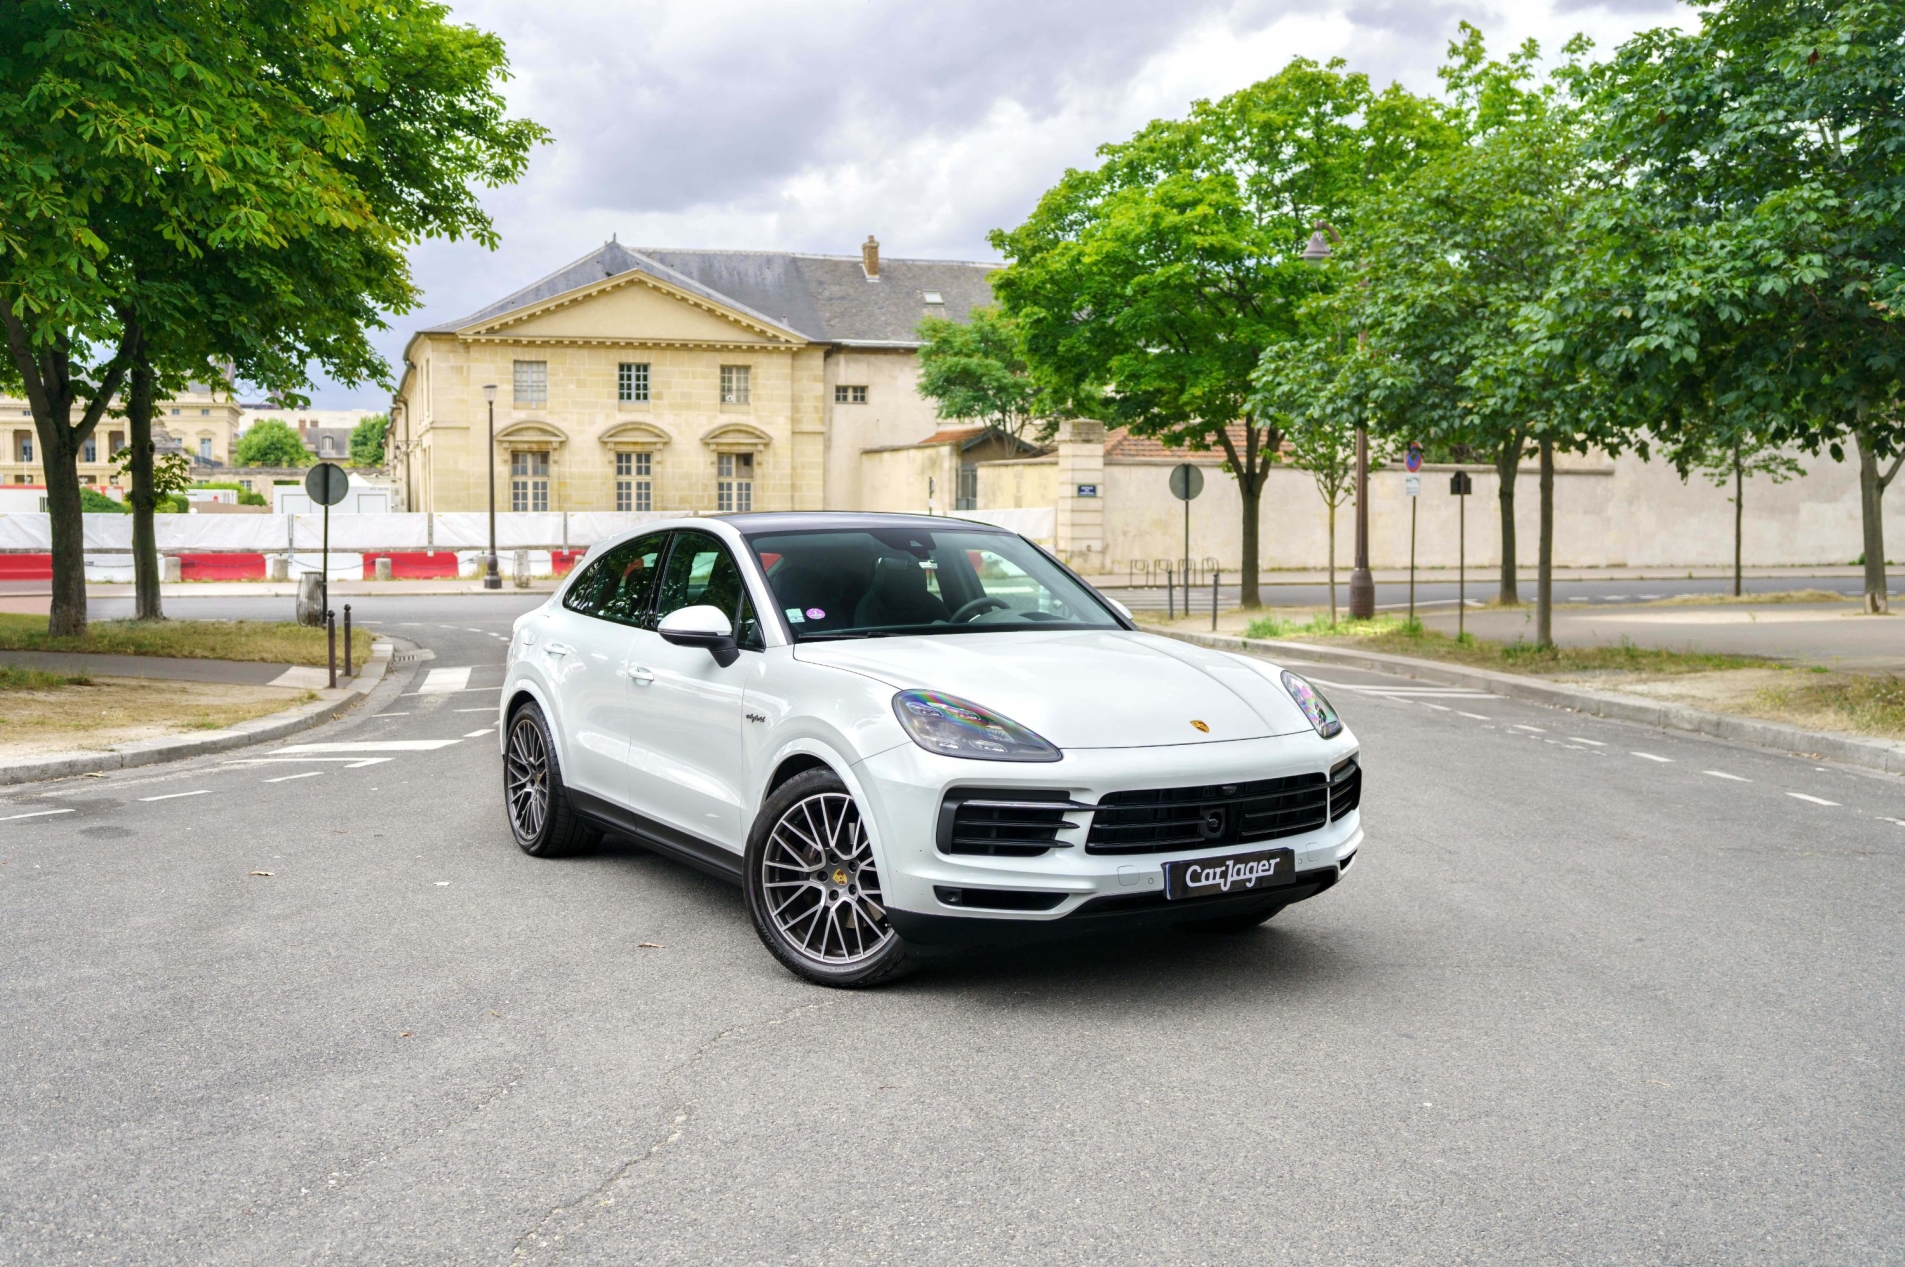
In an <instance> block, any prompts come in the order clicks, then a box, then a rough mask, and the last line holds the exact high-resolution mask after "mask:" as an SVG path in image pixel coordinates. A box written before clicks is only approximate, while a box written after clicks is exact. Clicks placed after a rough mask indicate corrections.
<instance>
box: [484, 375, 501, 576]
mask: <svg viewBox="0 0 1905 1267" xmlns="http://www.w3.org/2000/svg"><path fill="white" fill-rule="evenodd" d="M483 399H484V401H485V402H487V403H488V405H489V558H488V559H486V560H484V563H483V588H484V589H486V590H499V589H501V588H503V574H502V573H501V572H499V571H497V569H496V384H494V383H485V384H484V385H483Z"/></svg>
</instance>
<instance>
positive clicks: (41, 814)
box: [0, 809, 79, 823]
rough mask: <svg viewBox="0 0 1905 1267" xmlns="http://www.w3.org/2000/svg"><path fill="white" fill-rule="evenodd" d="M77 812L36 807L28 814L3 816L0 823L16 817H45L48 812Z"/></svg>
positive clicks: (10, 820)
mask: <svg viewBox="0 0 1905 1267" xmlns="http://www.w3.org/2000/svg"><path fill="white" fill-rule="evenodd" d="M77 813H79V811H78V810H73V809H36V810H34V811H33V812H32V813H30V814H8V815H7V816H6V817H5V818H0V823H10V822H12V821H13V820H14V819H16V818H45V817H46V816H47V815H48V814H77Z"/></svg>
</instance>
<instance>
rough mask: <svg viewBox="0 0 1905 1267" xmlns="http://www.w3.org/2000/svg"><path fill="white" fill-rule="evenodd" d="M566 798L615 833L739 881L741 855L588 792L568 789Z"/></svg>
mask: <svg viewBox="0 0 1905 1267" xmlns="http://www.w3.org/2000/svg"><path fill="white" fill-rule="evenodd" d="M569 799H570V800H571V801H572V802H574V804H575V807H576V810H577V812H579V813H580V814H581V815H582V816H583V817H584V818H586V819H588V820H589V821H590V822H592V823H594V824H595V825H596V826H598V827H601V828H603V829H605V830H607V831H612V832H614V833H615V834H616V835H618V836H627V837H629V838H630V839H632V840H634V841H635V842H637V843H638V844H641V845H644V846H646V847H647V848H649V849H653V850H654V851H655V852H656V853H661V854H666V855H668V856H669V857H670V858H674V859H676V860H677V861H679V862H685V863H687V864H688V865H689V866H691V867H693V868H695V869H696V870H697V871H705V872H707V873H708V874H709V875H711V876H714V877H716V878H717V879H721V880H726V881H727V882H728V883H730V884H739V883H740V882H741V858H740V855H739V854H735V853H731V852H729V851H728V850H726V849H723V848H722V847H721V846H719V845H716V844H711V843H709V842H708V841H705V840H703V839H701V838H700V837H699V836H690V835H689V834H688V833H687V832H684V831H677V830H675V829H674V828H673V827H669V826H667V825H665V824H662V823H658V822H656V821H655V820H654V819H652V818H649V817H647V816H645V815H642V814H637V813H636V812H635V811H634V810H632V809H625V808H623V807H622V806H620V805H617V804H616V803H615V802H613V801H610V800H607V799H605V798H603V797H600V796H595V795H593V794H591V793H588V792H581V791H577V790H576V789H574V788H570V789H569Z"/></svg>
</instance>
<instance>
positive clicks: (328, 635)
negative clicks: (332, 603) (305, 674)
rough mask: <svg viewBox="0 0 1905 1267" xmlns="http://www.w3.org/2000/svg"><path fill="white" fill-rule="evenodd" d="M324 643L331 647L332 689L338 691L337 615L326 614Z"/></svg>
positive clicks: (329, 612)
mask: <svg viewBox="0 0 1905 1267" xmlns="http://www.w3.org/2000/svg"><path fill="white" fill-rule="evenodd" d="M324 641H325V643H326V644H327V645H328V647H329V657H330V662H331V689H332V690H334V691H335V690H336V689H337V613H336V612H334V611H327V612H325V613H324Z"/></svg>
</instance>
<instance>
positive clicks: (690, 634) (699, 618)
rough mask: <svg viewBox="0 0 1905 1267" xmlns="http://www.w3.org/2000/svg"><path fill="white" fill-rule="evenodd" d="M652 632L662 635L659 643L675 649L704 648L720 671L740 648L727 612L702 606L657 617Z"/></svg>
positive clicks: (734, 657) (739, 654)
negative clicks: (672, 645) (675, 647)
mask: <svg viewBox="0 0 1905 1267" xmlns="http://www.w3.org/2000/svg"><path fill="white" fill-rule="evenodd" d="M655 632H656V633H658V634H660V635H661V636H662V641H664V642H672V643H674V644H675V645H676V646H677V647H706V648H707V649H708V654H709V655H712V656H713V657H714V662H715V663H716V664H718V665H720V666H721V667H722V668H724V669H725V668H727V667H728V666H729V665H730V664H733V663H734V662H735V661H736V660H738V659H740V658H741V648H740V647H739V646H738V645H736V643H735V641H734V626H733V624H732V623H730V622H729V620H728V616H727V613H726V612H724V611H722V610H721V609H720V608H719V607H710V606H708V605H707V604H706V603H701V604H697V605H696V606H694V607H682V608H677V609H676V610H675V611H671V612H669V613H668V614H667V615H666V616H663V617H662V618H661V624H659V625H657V626H656V627H655Z"/></svg>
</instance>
